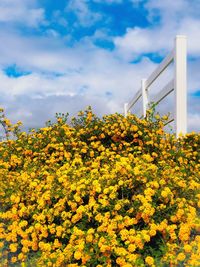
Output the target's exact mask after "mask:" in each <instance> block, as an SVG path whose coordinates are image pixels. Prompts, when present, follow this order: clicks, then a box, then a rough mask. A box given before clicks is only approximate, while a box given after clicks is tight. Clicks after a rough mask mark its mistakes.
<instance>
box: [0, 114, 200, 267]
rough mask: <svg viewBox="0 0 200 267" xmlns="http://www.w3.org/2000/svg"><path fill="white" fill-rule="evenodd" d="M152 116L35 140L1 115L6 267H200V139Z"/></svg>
mask: <svg viewBox="0 0 200 267" xmlns="http://www.w3.org/2000/svg"><path fill="white" fill-rule="evenodd" d="M2 112H3V111H2ZM149 114H150V115H151V112H149ZM150 115H149V117H148V118H147V119H146V120H140V119H138V118H136V117H135V116H134V115H129V116H128V117H127V118H124V117H123V116H122V115H119V114H114V115H108V116H105V117H103V118H102V119H99V118H97V117H96V116H95V115H94V114H93V113H92V111H91V109H87V110H86V111H85V112H80V114H79V116H78V118H75V119H73V120H72V122H71V123H70V124H67V117H66V116H64V115H62V114H61V115H58V116H57V121H56V123H50V122H49V123H48V124H47V125H46V127H44V128H41V129H38V130H32V131H30V132H29V133H25V132H20V131H19V130H18V127H17V126H16V125H15V126H14V127H11V124H10V122H9V121H8V120H7V119H5V116H3V115H2V116H3V117H1V122H3V125H4V128H5V130H6V134H7V137H8V138H7V140H6V141H2V142H1V143H0V254H1V255H0V258H1V260H0V263H1V266H55V267H56V266H58V267H62V266H69V267H75V266H83V267H84V266H92V267H93V266H97V267H102V266H108V267H109V266H120V267H129V266H130V267H131V266H200V256H199V255H200V216H199V215H200V214H199V213H200V153H199V150H200V134H195V133H191V134H187V135H186V136H184V137H180V138H179V139H178V140H176V139H175V138H174V137H173V135H172V134H167V133H165V132H164V131H163V126H164V123H165V118H164V117H162V118H159V116H156V118H150V117H151V116H150ZM13 131H14V132H15V136H16V138H15V139H13V138H12V139H11V138H9V134H10V133H11V132H13Z"/></svg>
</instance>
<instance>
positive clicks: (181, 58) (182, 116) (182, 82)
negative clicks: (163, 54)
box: [174, 35, 187, 138]
mask: <svg viewBox="0 0 200 267" xmlns="http://www.w3.org/2000/svg"><path fill="white" fill-rule="evenodd" d="M186 42H187V41H186V36H185V35H177V36H176V38H175V48H174V65H175V66H174V67H175V75H174V76H175V77H174V91H175V109H176V110H175V127H176V137H177V138H178V136H179V134H180V133H182V134H186V132H187V51H186V45H187V44H186Z"/></svg>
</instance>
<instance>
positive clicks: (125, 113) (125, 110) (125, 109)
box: [124, 103, 128, 117]
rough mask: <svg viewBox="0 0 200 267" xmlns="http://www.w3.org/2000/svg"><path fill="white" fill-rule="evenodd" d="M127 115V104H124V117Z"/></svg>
mask: <svg viewBox="0 0 200 267" xmlns="http://www.w3.org/2000/svg"><path fill="white" fill-rule="evenodd" d="M127 114H128V103H125V104H124V116H125V117H127Z"/></svg>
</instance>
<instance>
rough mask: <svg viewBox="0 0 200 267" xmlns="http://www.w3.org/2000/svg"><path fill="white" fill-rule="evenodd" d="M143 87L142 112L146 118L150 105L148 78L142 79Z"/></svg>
mask: <svg viewBox="0 0 200 267" xmlns="http://www.w3.org/2000/svg"><path fill="white" fill-rule="evenodd" d="M141 87H142V112H143V117H144V118H145V117H146V113H147V106H148V92H147V88H146V79H142V81H141Z"/></svg>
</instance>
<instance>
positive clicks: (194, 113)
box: [0, 0, 200, 131]
mask: <svg viewBox="0 0 200 267" xmlns="http://www.w3.org/2000/svg"><path fill="white" fill-rule="evenodd" d="M199 10H200V1H199V0H193V1H189V0H176V1H171V0H165V1H158V0H59V1H53V0H40V1H39V0H1V1H0V39H1V42H0V84H1V86H0V93H1V98H0V105H1V106H3V107H4V108H5V109H6V112H7V114H8V116H9V117H10V118H11V120H12V121H14V122H15V121H17V120H22V122H23V123H24V126H25V128H26V129H27V128H29V127H40V126H42V125H44V122H45V121H47V120H48V119H52V118H54V115H55V113H56V112H69V113H70V115H74V114H76V113H77V112H78V111H79V110H81V109H84V108H85V107H86V106H87V105H91V106H92V108H93V110H94V111H95V112H96V113H97V114H99V115H103V114H106V113H114V112H123V105H124V102H127V101H129V100H130V99H131V97H132V96H133V95H134V93H135V92H136V91H137V90H138V88H139V87H140V81H141V79H142V78H146V77H148V76H149V75H150V74H151V72H152V71H153V70H154V69H155V67H156V66H157V65H158V63H159V62H160V61H161V60H162V59H163V58H164V57H165V55H167V54H168V53H169V52H170V51H171V49H172V48H173V44H174V37H175V36H176V35H177V34H186V35H187V39H188V129H189V131H193V130H194V131H199V130H200V94H199V92H200V75H199V69H200V16H199V15H200V11H199ZM170 71H171V70H169V73H166V75H165V76H163V77H162V78H161V80H160V81H159V83H158V85H157V87H161V86H163V85H164V84H165V83H166V82H168V80H167V79H168V77H170V75H171V74H172V73H170ZM151 90H152V92H153V88H151ZM155 90H156V89H155ZM168 102H169V103H167V102H166V103H164V104H163V107H162V108H161V109H164V111H166V112H167V111H168V110H170V111H171V110H173V108H172V101H171V99H169V101H168Z"/></svg>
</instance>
